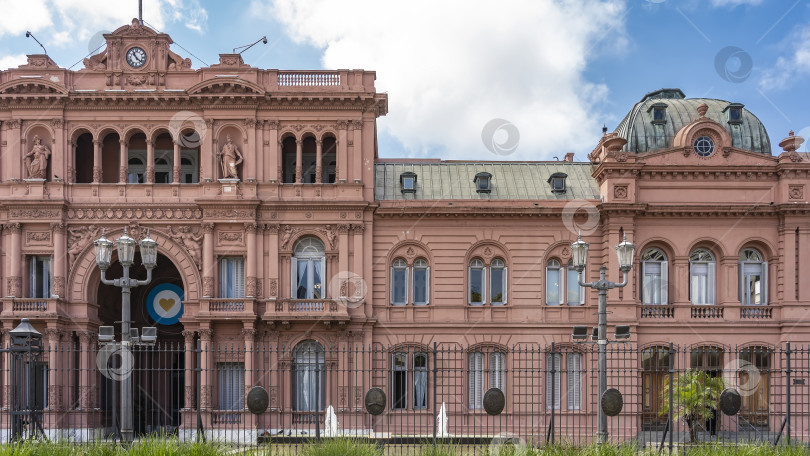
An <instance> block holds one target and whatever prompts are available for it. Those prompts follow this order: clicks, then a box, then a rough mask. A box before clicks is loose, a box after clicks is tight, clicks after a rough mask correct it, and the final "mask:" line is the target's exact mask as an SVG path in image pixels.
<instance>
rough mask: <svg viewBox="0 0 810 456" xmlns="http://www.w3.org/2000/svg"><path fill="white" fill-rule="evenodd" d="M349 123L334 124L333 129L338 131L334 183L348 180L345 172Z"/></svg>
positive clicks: (347, 161)
mask: <svg viewBox="0 0 810 456" xmlns="http://www.w3.org/2000/svg"><path fill="white" fill-rule="evenodd" d="M348 127H349V122H347V121H345V120H339V121H337V123H336V124H335V128H337V130H338V138H337V164H336V169H335V182H340V180H341V179H343V180H344V181H345V180H346V179H348V177H347V175H346V170H347V169H349V164H348V163H349V158H348V149H347V145H348V143H349V141H348V137H349V131H348Z"/></svg>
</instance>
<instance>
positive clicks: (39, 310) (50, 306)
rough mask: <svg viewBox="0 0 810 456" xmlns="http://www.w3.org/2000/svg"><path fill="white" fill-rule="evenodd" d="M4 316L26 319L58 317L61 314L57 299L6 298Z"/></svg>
mask: <svg viewBox="0 0 810 456" xmlns="http://www.w3.org/2000/svg"><path fill="white" fill-rule="evenodd" d="M4 301H5V305H4V306H3V314H6V315H8V314H13V315H15V316H25V317H34V318H36V317H44V316H56V315H57V314H61V313H63V312H61V310H62V309H60V301H59V299H57V298H6V299H5V300H4Z"/></svg>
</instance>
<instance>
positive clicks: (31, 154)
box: [23, 135, 51, 179]
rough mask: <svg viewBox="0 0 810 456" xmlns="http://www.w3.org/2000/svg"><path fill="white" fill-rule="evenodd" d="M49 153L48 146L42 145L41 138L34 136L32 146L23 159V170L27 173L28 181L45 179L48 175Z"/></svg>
mask: <svg viewBox="0 0 810 456" xmlns="http://www.w3.org/2000/svg"><path fill="white" fill-rule="evenodd" d="M50 155H51V151H50V149H48V146H45V145H43V144H42V138H40V137H39V135H34V145H33V147H31V150H30V151H28V152H27V153H26V154H25V155H24V156H23V159H24V160H25V169H26V170H27V171H28V179H46V178H47V175H48V157H50Z"/></svg>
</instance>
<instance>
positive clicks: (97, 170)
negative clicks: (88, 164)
mask: <svg viewBox="0 0 810 456" xmlns="http://www.w3.org/2000/svg"><path fill="white" fill-rule="evenodd" d="M101 170H102V167H101V141H99V140H98V139H94V140H93V183H94V184H99V183H101V180H102V175H101Z"/></svg>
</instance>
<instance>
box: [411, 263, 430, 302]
mask: <svg viewBox="0 0 810 456" xmlns="http://www.w3.org/2000/svg"><path fill="white" fill-rule="evenodd" d="M428 302H430V267H429V266H428V262H427V261H426V260H424V259H423V258H419V259H417V260H416V261H414V262H413V304H414V305H415V306H425V305H427V304H428Z"/></svg>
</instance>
